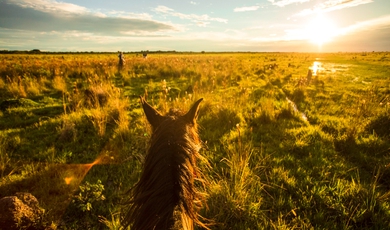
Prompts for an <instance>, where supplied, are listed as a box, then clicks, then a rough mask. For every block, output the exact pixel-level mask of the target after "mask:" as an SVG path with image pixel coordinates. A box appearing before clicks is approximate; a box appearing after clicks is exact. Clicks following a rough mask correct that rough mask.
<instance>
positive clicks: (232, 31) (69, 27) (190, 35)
mask: <svg viewBox="0 0 390 230" xmlns="http://www.w3.org/2000/svg"><path fill="white" fill-rule="evenodd" d="M31 49H40V50H45V51H112V52H115V51H119V50H121V51H141V50H162V51H166V50H176V51H253V52H256V51H259V52H262V51H265V52H270V51H278V52H318V51H322V52H339V51H342V52H361V51H390V0H257V1H253V0H242V1H233V0H218V1H210V0H207V1H205V0H190V1H187V0H180V1H179V0H173V1H167V0H162V1H152V0H147V1H131V0H110V1H103V0H85V1H81V0H63V1H60V0H0V50H31Z"/></svg>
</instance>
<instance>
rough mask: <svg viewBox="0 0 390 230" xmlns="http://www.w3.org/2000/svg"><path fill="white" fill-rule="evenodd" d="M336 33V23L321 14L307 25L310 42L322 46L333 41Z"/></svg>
mask: <svg viewBox="0 0 390 230" xmlns="http://www.w3.org/2000/svg"><path fill="white" fill-rule="evenodd" d="M335 35H336V26H335V25H334V23H333V22H332V21H331V20H330V19H328V18H326V17H324V16H323V15H321V14H319V15H317V17H316V18H315V19H314V20H312V21H311V22H310V23H309V25H308V27H307V36H308V39H309V40H310V42H312V43H314V44H317V45H318V46H322V45H323V44H324V43H326V42H329V41H331V40H332V39H333V38H334V37H335Z"/></svg>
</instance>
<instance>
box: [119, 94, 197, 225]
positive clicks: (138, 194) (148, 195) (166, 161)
mask: <svg viewBox="0 0 390 230" xmlns="http://www.w3.org/2000/svg"><path fill="white" fill-rule="evenodd" d="M200 101H201V100H199V101H198V102H197V103H196V105H195V106H196V108H195V109H191V110H190V111H189V112H188V113H187V114H184V115H183V114H182V113H180V112H179V111H173V110H172V111H171V112H170V113H169V114H168V115H167V116H161V115H160V114H159V113H158V112H157V111H153V110H154V109H153V110H152V111H148V110H149V109H150V108H151V107H148V106H149V105H148V104H147V103H146V102H145V101H143V99H141V102H144V103H145V104H143V106H144V111H145V114H146V116H147V118H148V121H149V123H151V125H152V131H153V133H152V136H151V140H150V147H149V150H148V152H147V155H146V158H145V162H144V165H143V170H142V173H141V178H140V179H139V181H138V183H137V184H136V185H135V186H134V187H133V188H132V189H131V190H130V193H131V195H132V198H131V200H130V202H129V208H128V210H127V213H126V214H125V216H124V219H123V225H124V226H129V225H131V226H132V228H131V229H135V230H138V229H142V230H148V229H171V228H172V227H173V226H174V225H175V222H176V219H177V218H176V216H177V215H175V213H177V212H179V213H180V215H181V219H182V220H181V222H182V225H183V226H182V228H183V229H193V223H195V224H197V225H199V226H202V227H205V226H204V224H203V223H202V222H201V221H200V220H199V216H198V213H197V211H198V210H199V208H200V201H201V195H200V194H199V193H198V192H197V190H196V188H195V186H194V179H195V178H196V177H198V176H199V171H198V168H197V166H196V160H197V158H198V157H199V153H198V151H199V149H200V147H201V144H200V139H199V136H198V130H197V124H196V120H195V119H196V117H197V112H198V105H199V103H200ZM145 107H146V108H145ZM193 110H195V111H193ZM191 112H192V113H193V114H191Z"/></svg>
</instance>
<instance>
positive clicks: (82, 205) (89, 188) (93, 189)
mask: <svg viewBox="0 0 390 230" xmlns="http://www.w3.org/2000/svg"><path fill="white" fill-rule="evenodd" d="M79 189H80V192H79V194H77V195H75V196H74V199H73V203H74V204H75V205H76V206H77V207H78V208H79V209H80V210H81V211H83V212H90V211H91V210H92V205H93V204H96V203H97V202H99V201H103V200H105V199H106V198H105V197H104V195H103V191H104V185H103V184H102V182H101V181H100V180H98V181H97V182H96V184H90V183H89V182H88V181H87V182H85V184H84V185H80V186H79Z"/></svg>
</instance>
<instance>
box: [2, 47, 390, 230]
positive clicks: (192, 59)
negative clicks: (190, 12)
mask: <svg viewBox="0 0 390 230" xmlns="http://www.w3.org/2000/svg"><path fill="white" fill-rule="evenodd" d="M0 57H1V58H0V178H1V179H0V198H1V197H4V196H9V195H14V194H15V193H16V192H30V193H31V194H33V195H34V196H36V197H37V199H38V200H39V202H40V205H41V207H42V208H44V209H45V216H44V219H43V220H42V223H39V224H40V226H42V228H49V229H50V228H51V229H121V228H120V213H121V208H122V206H121V201H122V200H123V198H125V196H124V193H125V192H126V191H127V190H128V189H129V188H130V187H131V186H132V185H133V184H134V183H135V182H136V181H137V180H138V178H139V174H140V169H141V165H142V161H143V159H144V156H145V153H146V148H147V146H148V140H149V137H150V133H151V132H150V129H149V127H148V124H147V121H146V118H145V117H144V114H143V112H142V109H141V107H140V103H139V96H140V95H143V96H145V97H146V99H147V101H148V102H149V103H151V104H152V105H153V106H155V107H156V108H157V109H158V110H159V111H162V112H163V113H165V112H168V110H169V108H172V107H175V108H179V109H182V110H184V111H186V110H187V109H188V108H189V107H190V106H191V105H192V103H193V102H194V101H195V100H197V99H199V98H204V101H203V102H202V104H201V106H200V107H201V109H200V114H199V119H198V123H199V126H200V137H201V139H202V141H203V148H202V150H201V152H200V153H201V155H202V156H204V158H205V159H204V160H203V161H202V162H200V168H201V171H202V172H203V174H204V176H205V178H206V179H207V182H206V186H204V187H202V188H201V189H202V191H203V192H204V193H205V194H206V199H205V203H204V208H203V209H202V210H201V214H202V216H204V217H205V218H207V219H209V220H211V222H213V225H211V229H386V228H389V227H390V87H389V86H390V54H389V53H377V52H375V53H374V52H373V53H334V54H330V53H329V54H325V53H183V54H180V53H166V54H164V53H156V54H151V53H149V55H148V58H146V59H144V58H142V55H136V54H135V53H131V54H125V59H126V63H125V65H124V66H123V67H122V68H119V67H118V57H117V54H115V53H113V54H108V53H107V54H81V53H79V54H50V53H48V54H1V55H0ZM309 69H310V70H311V72H312V75H308V71H309Z"/></svg>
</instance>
